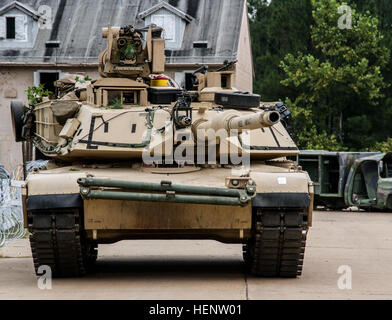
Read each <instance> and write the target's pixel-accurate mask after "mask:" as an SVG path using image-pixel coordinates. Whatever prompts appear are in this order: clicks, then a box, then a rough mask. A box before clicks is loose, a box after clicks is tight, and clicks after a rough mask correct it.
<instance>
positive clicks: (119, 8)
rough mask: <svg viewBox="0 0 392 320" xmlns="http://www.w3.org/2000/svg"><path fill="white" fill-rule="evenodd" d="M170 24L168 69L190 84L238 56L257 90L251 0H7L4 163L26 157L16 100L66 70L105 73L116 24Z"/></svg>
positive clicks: (2, 34) (0, 112) (2, 54)
mask: <svg viewBox="0 0 392 320" xmlns="http://www.w3.org/2000/svg"><path fill="white" fill-rule="evenodd" d="M150 23H155V24H156V25H158V26H161V27H163V28H164V30H165V31H164V36H165V39H166V52H165V54H166V73H167V74H168V75H169V76H171V77H173V78H174V79H175V80H176V81H177V82H178V83H179V84H181V85H182V86H184V87H187V86H188V85H189V80H190V74H191V73H192V72H193V71H194V70H195V69H197V68H198V67H200V66H201V65H208V66H209V68H210V69H212V70H213V69H214V68H217V67H219V66H221V65H222V64H223V62H224V61H225V60H229V61H232V60H238V63H237V65H236V87H237V88H238V89H239V90H241V91H249V92H251V91H252V81H253V64H252V53H251V44H250V35H249V23H248V11H247V5H246V1H245V0H169V1H162V0H112V1H105V0H21V1H11V0H0V163H2V164H4V165H5V167H6V168H8V169H11V168H12V167H14V166H15V165H17V164H18V163H21V161H22V160H21V159H22V157H21V146H20V143H15V142H14V140H13V134H12V129H11V124H10V112H9V104H10V101H11V100H22V101H24V102H25V103H26V102H27V97H26V93H25V90H26V89H27V87H29V86H33V85H38V84H40V83H42V84H45V86H46V88H48V89H49V90H50V89H52V88H53V82H54V81H55V80H57V79H58V78H60V77H61V76H62V75H63V74H65V73H69V72H71V73H84V74H86V75H88V76H89V77H90V78H93V79H94V78H97V77H98V73H97V66H98V65H97V57H98V55H99V53H100V52H101V51H102V50H103V49H104V48H105V46H106V40H105V39H102V37H101V29H102V28H103V27H105V26H107V25H108V24H111V25H113V26H123V25H128V24H132V25H135V26H136V27H145V26H146V25H149V24H150Z"/></svg>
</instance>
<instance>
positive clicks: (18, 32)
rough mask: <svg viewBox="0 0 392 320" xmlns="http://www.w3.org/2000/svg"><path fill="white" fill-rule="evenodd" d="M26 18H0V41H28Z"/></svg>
mask: <svg viewBox="0 0 392 320" xmlns="http://www.w3.org/2000/svg"><path fill="white" fill-rule="evenodd" d="M27 21H28V20H27V16H25V15H13V16H0V39H3V40H5V41H12V42H14V41H18V42H19V41H23V42H26V41H28V37H27Z"/></svg>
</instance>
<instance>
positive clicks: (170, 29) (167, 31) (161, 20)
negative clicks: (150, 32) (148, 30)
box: [151, 14, 176, 41]
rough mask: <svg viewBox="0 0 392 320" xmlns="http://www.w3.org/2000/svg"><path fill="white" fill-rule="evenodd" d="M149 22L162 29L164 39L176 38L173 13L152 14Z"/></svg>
mask: <svg viewBox="0 0 392 320" xmlns="http://www.w3.org/2000/svg"><path fill="white" fill-rule="evenodd" d="M151 22H152V23H154V24H156V25H157V26H158V27H161V28H163V29H164V33H163V34H164V38H165V40H169V41H175V40H176V28H175V20H174V16H173V15H166V14H165V15H163V14H162V15H158V14H157V15H153V16H152V17H151Z"/></svg>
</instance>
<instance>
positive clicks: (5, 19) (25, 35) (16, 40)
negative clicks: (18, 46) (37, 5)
mask: <svg viewBox="0 0 392 320" xmlns="http://www.w3.org/2000/svg"><path fill="white" fill-rule="evenodd" d="M2 17H4V23H5V25H4V30H5V38H4V39H2V41H7V42H10V43H12V42H20V43H23V42H29V31H28V27H27V22H28V16H27V15H25V14H4V15H2ZM21 17H22V18H23V20H24V23H25V26H24V39H22V40H19V39H16V36H17V34H18V33H17V32H16V29H17V28H16V20H17V18H21ZM7 18H14V19H15V38H13V39H12V38H7Z"/></svg>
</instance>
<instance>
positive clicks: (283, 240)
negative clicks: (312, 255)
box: [243, 208, 308, 278]
mask: <svg viewBox="0 0 392 320" xmlns="http://www.w3.org/2000/svg"><path fill="white" fill-rule="evenodd" d="M307 230H308V225H307V221H306V219H305V214H304V211H301V210H299V209H297V210H291V209H290V210H271V209H261V208H254V230H253V235H252V238H251V239H250V240H249V242H248V243H247V244H245V245H244V246H243V254H244V260H245V263H246V266H247V269H248V272H250V273H251V274H253V275H256V276H261V277H284V278H295V277H297V276H300V275H301V274H302V267H303V261H304V255H305V245H306V236H307Z"/></svg>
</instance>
